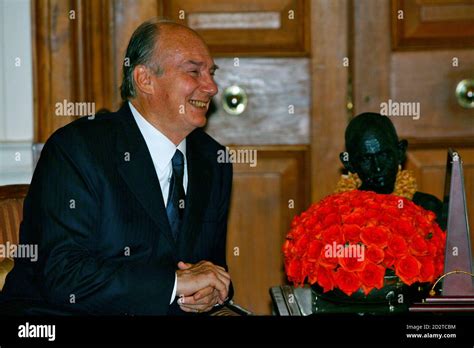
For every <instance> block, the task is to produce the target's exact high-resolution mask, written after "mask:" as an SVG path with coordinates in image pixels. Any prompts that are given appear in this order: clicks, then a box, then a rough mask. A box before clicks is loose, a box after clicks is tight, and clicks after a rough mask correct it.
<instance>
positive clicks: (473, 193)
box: [406, 148, 474, 245]
mask: <svg viewBox="0 0 474 348" xmlns="http://www.w3.org/2000/svg"><path fill="white" fill-rule="evenodd" d="M455 150H456V151H457V152H458V153H459V154H460V156H461V159H462V161H463V169H464V187H465V192H466V202H467V210H468V221H469V226H470V230H471V231H472V227H473V226H474V224H473V221H474V204H473V202H474V149H473V148H456V149H455ZM446 158H447V149H420V150H411V151H409V153H408V156H407V163H406V168H407V169H411V170H413V172H414V174H415V176H416V180H417V183H418V190H419V191H421V192H427V193H431V194H433V195H435V196H436V197H438V198H439V199H440V200H443V195H444V180H445V173H446ZM471 243H472V245H474V234H473V233H471Z"/></svg>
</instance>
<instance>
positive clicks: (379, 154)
mask: <svg viewBox="0 0 474 348" xmlns="http://www.w3.org/2000/svg"><path fill="white" fill-rule="evenodd" d="M349 153H352V155H351V157H350V162H351V164H352V167H353V168H354V170H355V171H356V173H357V174H358V176H359V178H360V179H361V180H362V185H361V187H360V188H359V189H360V190H366V191H375V192H377V193H392V192H393V189H394V186H395V180H396V178H397V172H398V164H399V154H398V148H397V145H396V143H394V141H393V139H389V137H388V136H387V135H385V134H383V132H380V131H375V130H371V129H367V130H365V131H364V133H363V134H362V136H361V137H360V138H359V139H358V141H357V142H356V146H355V149H352V151H349Z"/></svg>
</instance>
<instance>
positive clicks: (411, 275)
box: [395, 255, 421, 285]
mask: <svg viewBox="0 0 474 348" xmlns="http://www.w3.org/2000/svg"><path fill="white" fill-rule="evenodd" d="M420 266H421V265H420V262H419V261H418V260H417V259H416V258H415V257H414V256H411V255H408V256H404V257H402V258H401V259H400V260H398V261H397V262H395V274H396V275H397V276H398V277H399V278H400V279H401V280H402V281H403V282H404V283H405V284H408V285H411V284H412V283H414V282H415V281H416V280H417V279H416V278H417V277H418V275H419V274H420Z"/></svg>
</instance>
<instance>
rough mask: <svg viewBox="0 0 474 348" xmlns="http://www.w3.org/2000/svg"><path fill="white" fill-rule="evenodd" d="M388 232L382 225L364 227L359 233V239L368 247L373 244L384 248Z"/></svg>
mask: <svg viewBox="0 0 474 348" xmlns="http://www.w3.org/2000/svg"><path fill="white" fill-rule="evenodd" d="M388 235H389V232H388V230H387V228H386V227H383V226H370V227H364V228H363V229H362V232H361V233H360V239H361V240H362V241H363V242H364V244H365V245H367V246H368V247H370V246H372V245H375V246H377V247H379V248H384V247H386V246H387V243H388Z"/></svg>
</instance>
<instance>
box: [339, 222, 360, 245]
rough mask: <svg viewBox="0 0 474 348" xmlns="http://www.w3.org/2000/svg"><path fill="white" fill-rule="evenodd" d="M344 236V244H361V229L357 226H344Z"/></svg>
mask: <svg viewBox="0 0 474 348" xmlns="http://www.w3.org/2000/svg"><path fill="white" fill-rule="evenodd" d="M342 234H343V236H344V242H352V243H358V242H360V227H359V226H357V225H349V224H344V225H342Z"/></svg>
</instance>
